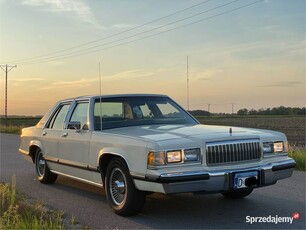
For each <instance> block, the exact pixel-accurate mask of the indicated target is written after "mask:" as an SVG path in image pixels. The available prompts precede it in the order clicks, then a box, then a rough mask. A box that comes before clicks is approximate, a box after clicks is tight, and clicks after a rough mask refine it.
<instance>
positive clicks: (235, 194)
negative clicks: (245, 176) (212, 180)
mask: <svg viewBox="0 0 306 230" xmlns="http://www.w3.org/2000/svg"><path fill="white" fill-rule="evenodd" d="M252 192H253V189H252V188H250V189H245V190H241V191H230V192H224V193H222V195H223V196H225V197H226V198H229V199H240V198H243V197H246V196H248V195H250V194H251V193H252Z"/></svg>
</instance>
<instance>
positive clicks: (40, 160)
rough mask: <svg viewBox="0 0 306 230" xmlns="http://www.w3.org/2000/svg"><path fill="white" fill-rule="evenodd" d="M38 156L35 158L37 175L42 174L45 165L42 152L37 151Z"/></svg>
mask: <svg viewBox="0 0 306 230" xmlns="http://www.w3.org/2000/svg"><path fill="white" fill-rule="evenodd" d="M38 154H39V156H38V157H37V160H36V171H37V174H38V176H40V177H41V176H43V175H44V173H45V167H46V161H45V160H44V159H43V157H42V154H41V153H38Z"/></svg>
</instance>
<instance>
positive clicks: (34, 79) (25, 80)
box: [11, 78, 44, 82]
mask: <svg viewBox="0 0 306 230" xmlns="http://www.w3.org/2000/svg"><path fill="white" fill-rule="evenodd" d="M43 80H44V79H42V78H19V79H18V78H17V79H16V78H14V79H11V81H14V82H33V81H43Z"/></svg>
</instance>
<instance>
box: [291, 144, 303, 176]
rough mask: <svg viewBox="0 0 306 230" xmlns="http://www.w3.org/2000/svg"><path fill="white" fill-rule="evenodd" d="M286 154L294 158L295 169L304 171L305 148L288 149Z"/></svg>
mask: <svg viewBox="0 0 306 230" xmlns="http://www.w3.org/2000/svg"><path fill="white" fill-rule="evenodd" d="M288 156H289V157H292V158H293V159H294V160H295V162H296V165H295V169H296V170H300V171H306V150H302V149H301V150H289V152H288Z"/></svg>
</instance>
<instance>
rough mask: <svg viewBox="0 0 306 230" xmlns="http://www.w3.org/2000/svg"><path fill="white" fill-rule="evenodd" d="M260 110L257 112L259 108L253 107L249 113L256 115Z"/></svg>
mask: <svg viewBox="0 0 306 230" xmlns="http://www.w3.org/2000/svg"><path fill="white" fill-rule="evenodd" d="M257 113H258V112H257V110H255V109H251V110H250V111H249V115H256V114H257Z"/></svg>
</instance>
